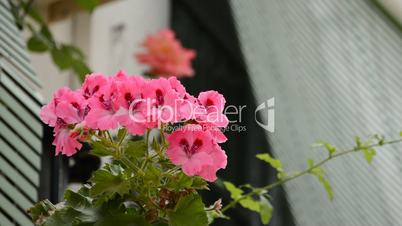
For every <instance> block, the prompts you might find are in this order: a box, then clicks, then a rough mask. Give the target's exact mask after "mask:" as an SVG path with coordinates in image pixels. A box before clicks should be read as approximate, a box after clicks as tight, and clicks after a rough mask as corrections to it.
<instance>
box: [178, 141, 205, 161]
mask: <svg viewBox="0 0 402 226" xmlns="http://www.w3.org/2000/svg"><path fill="white" fill-rule="evenodd" d="M201 146H202V140H200V139H196V140H195V141H194V143H193V145H191V147H190V145H189V143H188V141H187V140H186V139H182V140H180V147H181V148H183V151H184V152H185V153H186V155H187V157H189V158H190V157H191V156H192V155H194V154H195V153H197V151H198V150H199V149H200V147H201Z"/></svg>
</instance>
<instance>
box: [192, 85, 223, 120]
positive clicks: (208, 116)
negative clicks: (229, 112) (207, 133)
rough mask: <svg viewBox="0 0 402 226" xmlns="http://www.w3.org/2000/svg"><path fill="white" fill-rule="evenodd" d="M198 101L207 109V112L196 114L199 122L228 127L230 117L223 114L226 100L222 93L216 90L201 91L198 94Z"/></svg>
mask: <svg viewBox="0 0 402 226" xmlns="http://www.w3.org/2000/svg"><path fill="white" fill-rule="evenodd" d="M198 101H199V102H200V104H201V106H202V108H204V109H205V113H201V114H197V115H196V120H197V121H198V122H199V123H201V124H204V125H207V126H209V125H215V126H217V127H226V126H227V125H228V124H229V120H228V118H227V117H226V115H225V114H223V110H224V107H225V103H226V101H225V98H224V97H223V95H222V94H220V93H218V92H216V91H207V92H201V93H200V94H199V95H198ZM201 112H202V111H201Z"/></svg>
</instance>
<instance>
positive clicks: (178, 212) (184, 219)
mask: <svg viewBox="0 0 402 226" xmlns="http://www.w3.org/2000/svg"><path fill="white" fill-rule="evenodd" d="M204 208H205V206H204V203H203V202H202V200H201V197H200V196H199V195H198V194H190V195H187V196H184V197H181V198H180V199H179V201H178V202H177V204H176V206H175V208H174V209H173V210H170V211H168V218H169V222H170V226H189V225H191V226H207V225H208V218H207V214H206V212H205V210H204Z"/></svg>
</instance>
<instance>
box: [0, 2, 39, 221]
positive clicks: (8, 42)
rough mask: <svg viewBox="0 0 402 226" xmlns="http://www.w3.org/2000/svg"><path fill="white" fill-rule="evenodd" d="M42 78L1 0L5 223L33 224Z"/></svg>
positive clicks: (0, 185) (1, 210)
mask: <svg viewBox="0 0 402 226" xmlns="http://www.w3.org/2000/svg"><path fill="white" fill-rule="evenodd" d="M39 88H40V83H39V80H38V78H37V77H36V75H35V73H34V71H33V70H32V67H31V63H30V61H29V57H28V53H27V51H26V47H25V44H24V40H23V39H22V37H21V33H20V31H19V30H18V28H17V27H16V25H15V23H14V19H13V16H12V14H11V13H10V10H9V5H8V1H7V0H0V225H1V226H3V225H22V226H26V225H32V223H31V221H30V218H29V216H28V215H27V213H26V210H27V209H28V208H29V207H30V206H31V205H32V204H33V203H34V202H36V201H37V199H38V191H39V182H40V181H39V178H40V170H41V153H42V135H43V131H42V130H43V128H42V124H41V122H40V119H39V111H40V107H41V103H42V100H41V97H40V95H39V92H38V90H39Z"/></svg>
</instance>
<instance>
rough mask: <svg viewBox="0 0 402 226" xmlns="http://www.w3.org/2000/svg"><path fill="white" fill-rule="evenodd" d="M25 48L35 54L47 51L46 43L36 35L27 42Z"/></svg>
mask: <svg viewBox="0 0 402 226" xmlns="http://www.w3.org/2000/svg"><path fill="white" fill-rule="evenodd" d="M27 47H28V49H29V50H30V51H32V52H37V53H42V52H45V51H47V50H48V49H49V48H48V46H47V45H46V43H45V42H43V40H42V39H40V38H39V37H38V36H36V35H34V36H32V37H31V38H30V39H29V40H28V42H27Z"/></svg>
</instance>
